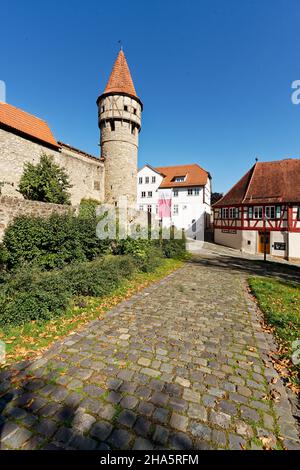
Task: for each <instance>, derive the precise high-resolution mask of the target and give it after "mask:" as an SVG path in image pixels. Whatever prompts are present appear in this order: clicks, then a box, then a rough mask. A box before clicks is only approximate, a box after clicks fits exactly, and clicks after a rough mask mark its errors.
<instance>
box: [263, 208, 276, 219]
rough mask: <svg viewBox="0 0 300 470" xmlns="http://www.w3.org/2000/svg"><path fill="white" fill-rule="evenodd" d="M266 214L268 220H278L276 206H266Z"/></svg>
mask: <svg viewBox="0 0 300 470" xmlns="http://www.w3.org/2000/svg"><path fill="white" fill-rule="evenodd" d="M265 214H266V218H267V219H275V218H276V210H275V206H266V212H265Z"/></svg>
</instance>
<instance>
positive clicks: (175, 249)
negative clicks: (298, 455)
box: [161, 239, 186, 259]
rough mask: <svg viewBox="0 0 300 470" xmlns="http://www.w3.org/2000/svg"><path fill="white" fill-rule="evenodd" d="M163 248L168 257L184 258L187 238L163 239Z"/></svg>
mask: <svg viewBox="0 0 300 470" xmlns="http://www.w3.org/2000/svg"><path fill="white" fill-rule="evenodd" d="M161 248H162V251H163V254H164V256H165V257H166V258H175V259H182V258H184V256H185V255H186V243H185V239H178V240H162V242H161Z"/></svg>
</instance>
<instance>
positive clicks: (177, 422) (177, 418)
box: [170, 413, 189, 431]
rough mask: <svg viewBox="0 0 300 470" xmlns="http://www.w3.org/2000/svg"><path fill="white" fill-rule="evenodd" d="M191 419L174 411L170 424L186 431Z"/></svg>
mask: <svg viewBox="0 0 300 470" xmlns="http://www.w3.org/2000/svg"><path fill="white" fill-rule="evenodd" d="M188 423H189V420H188V418H187V417H186V416H183V415H179V414H178V413H172V415H171V420H170V425H171V426H172V428H174V429H177V430H178V431H186V429H187V426H188Z"/></svg>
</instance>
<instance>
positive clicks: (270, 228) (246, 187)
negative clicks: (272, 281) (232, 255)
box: [213, 158, 300, 259]
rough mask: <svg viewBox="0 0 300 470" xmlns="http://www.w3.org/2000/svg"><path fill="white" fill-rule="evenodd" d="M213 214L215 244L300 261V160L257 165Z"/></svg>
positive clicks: (215, 205)
mask: <svg viewBox="0 0 300 470" xmlns="http://www.w3.org/2000/svg"><path fill="white" fill-rule="evenodd" d="M213 212H214V237H215V242H216V243H218V244H221V245H225V246H229V247H232V248H237V249H240V250H242V251H245V252H248V253H253V254H255V253H264V252H266V253H267V254H271V255H273V256H279V257H285V258H287V259H300V159H291V158H289V159H285V160H280V161H273V162H257V163H256V164H255V165H254V166H253V167H252V168H251V169H250V170H249V171H248V172H247V173H246V174H245V175H244V176H243V177H242V178H241V179H240V180H239V181H238V182H237V183H236V184H235V185H234V186H233V187H232V188H231V189H230V191H228V193H226V194H225V195H224V196H223V197H222V199H220V200H219V201H218V202H217V203H216V204H214V206H213Z"/></svg>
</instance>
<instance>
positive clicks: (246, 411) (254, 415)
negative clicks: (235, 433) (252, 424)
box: [241, 406, 260, 422]
mask: <svg viewBox="0 0 300 470" xmlns="http://www.w3.org/2000/svg"><path fill="white" fill-rule="evenodd" d="M241 416H242V418H243V419H247V418H248V419H249V420H251V421H256V422H257V421H259V419H260V416H259V414H258V412H257V411H255V410H253V409H252V408H249V407H248V406H241Z"/></svg>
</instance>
